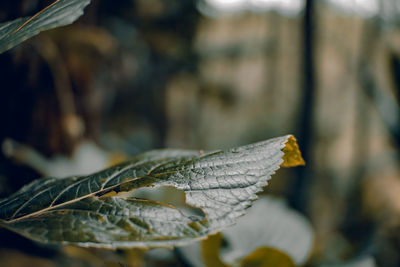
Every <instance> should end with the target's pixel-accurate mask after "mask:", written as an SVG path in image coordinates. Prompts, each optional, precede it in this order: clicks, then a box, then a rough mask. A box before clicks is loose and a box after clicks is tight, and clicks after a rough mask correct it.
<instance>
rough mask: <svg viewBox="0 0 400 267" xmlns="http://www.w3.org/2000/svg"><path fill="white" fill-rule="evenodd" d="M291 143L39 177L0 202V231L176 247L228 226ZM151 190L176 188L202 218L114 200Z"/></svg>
mask: <svg viewBox="0 0 400 267" xmlns="http://www.w3.org/2000/svg"><path fill="white" fill-rule="evenodd" d="M291 138H292V136H290V135H288V136H282V137H277V138H273V139H270V140H267V141H263V142H259V143H255V144H251V145H246V146H242V147H238V148H233V149H229V150H225V151H214V152H210V153H202V152H200V151H189V150H172V149H167V150H154V151H150V152H147V153H144V154H141V155H139V156H136V157H135V158H133V159H132V160H131V161H128V162H124V163H121V164H119V165H116V166H114V167H111V168H108V169H105V170H103V171H100V172H97V173H95V174H92V175H87V176H74V177H67V178H62V179H60V178H43V179H39V180H36V181H34V182H33V183H31V184H29V185H27V186H25V187H23V188H22V189H21V190H20V191H18V192H17V193H15V194H14V195H13V196H11V197H10V198H8V199H4V200H2V201H0V225H1V226H3V227H5V228H8V229H10V230H12V231H15V232H17V233H19V234H21V235H24V236H25V237H28V238H31V239H34V240H37V241H40V242H45V243H47V242H50V243H60V244H74V245H79V246H85V247H105V248H117V247H161V246H175V245H183V244H186V243H188V242H190V241H192V240H195V239H198V238H205V237H206V236H207V235H210V234H213V233H216V232H218V231H220V230H222V229H224V228H225V227H227V226H230V225H232V224H234V223H235V221H236V218H237V217H239V216H241V215H243V214H244V213H245V210H246V209H247V208H248V207H249V206H250V205H251V203H252V201H254V200H255V199H256V198H257V195H256V193H257V192H259V191H261V190H262V188H263V187H264V186H265V185H266V184H267V182H268V180H269V179H270V177H271V175H272V174H273V173H274V172H275V171H276V170H277V169H279V167H280V166H281V164H282V162H283V159H282V158H283V157H284V155H285V153H284V152H283V151H284V149H285V147H286V146H287V144H291V142H293V141H290V140H292V139H291ZM292 144H293V143H292ZM296 148H297V147H296ZM297 153H299V152H297ZM151 186H173V187H176V188H177V189H180V190H183V191H184V192H185V196H186V203H187V204H188V205H190V206H193V207H196V208H200V209H201V210H202V211H203V212H204V214H205V216H201V215H198V216H196V215H188V214H185V212H183V211H181V210H179V209H177V208H176V207H174V206H172V205H169V204H163V203H160V202H157V201H153V200H146V199H138V198H134V197H129V195H127V194H121V192H130V191H134V190H135V189H139V188H142V187H151Z"/></svg>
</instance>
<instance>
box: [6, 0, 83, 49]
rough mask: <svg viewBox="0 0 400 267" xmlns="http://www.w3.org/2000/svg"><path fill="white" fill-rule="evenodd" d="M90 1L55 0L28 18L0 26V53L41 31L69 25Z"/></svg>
mask: <svg viewBox="0 0 400 267" xmlns="http://www.w3.org/2000/svg"><path fill="white" fill-rule="evenodd" d="M89 3H90V0H57V1H55V2H53V3H52V4H51V5H49V6H48V7H46V8H45V9H43V10H41V11H40V12H38V13H36V14H35V15H34V16H32V17H30V18H19V19H16V20H13V21H8V22H4V23H1V24H0V53H3V52H5V51H7V50H9V49H11V48H12V47H14V46H16V45H18V44H19V43H21V42H23V41H25V40H27V39H29V38H31V37H32V36H35V35H36V34H38V33H39V32H41V31H45V30H49V29H52V28H55V27H60V26H64V25H68V24H71V23H72V22H74V21H75V20H77V19H78V18H79V17H80V16H81V15H82V14H83V9H84V8H85V7H86V6H87V5H88V4H89Z"/></svg>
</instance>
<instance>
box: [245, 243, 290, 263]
mask: <svg viewBox="0 0 400 267" xmlns="http://www.w3.org/2000/svg"><path fill="white" fill-rule="evenodd" d="M241 266H242V267H295V264H294V263H293V261H292V259H291V258H290V257H289V256H288V255H286V254H285V253H284V252H282V251H280V250H279V249H276V248H270V247H259V248H258V249H256V250H254V251H253V252H252V253H250V254H249V255H248V256H246V257H245V258H244V259H243V261H242V263H241Z"/></svg>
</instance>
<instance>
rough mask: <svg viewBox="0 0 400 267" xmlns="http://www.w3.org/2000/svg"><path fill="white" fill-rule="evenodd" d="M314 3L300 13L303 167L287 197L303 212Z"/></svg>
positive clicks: (309, 130)
mask: <svg viewBox="0 0 400 267" xmlns="http://www.w3.org/2000/svg"><path fill="white" fill-rule="evenodd" d="M314 4H315V2H314V1H313V0H307V1H306V5H305V9H304V18H303V25H302V27H303V43H302V45H303V47H302V51H303V64H302V71H301V72H302V73H303V83H302V89H303V90H302V91H303V95H302V99H301V106H300V116H299V119H298V121H299V122H300V125H299V127H298V129H300V130H299V132H298V133H297V137H298V139H299V140H298V141H299V145H300V148H301V151H302V154H303V158H304V160H305V161H306V164H307V167H301V168H300V169H299V171H298V173H297V177H296V179H295V181H294V182H293V187H292V190H291V191H292V192H291V195H290V196H289V201H290V203H291V205H292V206H293V207H294V208H296V209H298V210H300V211H303V212H304V211H305V209H306V203H307V191H308V190H307V186H308V185H309V177H310V175H309V174H310V173H311V166H312V163H311V152H312V138H313V112H314V93H315V73H314V53H313V49H314V31H315V19H314V8H315V5H314Z"/></svg>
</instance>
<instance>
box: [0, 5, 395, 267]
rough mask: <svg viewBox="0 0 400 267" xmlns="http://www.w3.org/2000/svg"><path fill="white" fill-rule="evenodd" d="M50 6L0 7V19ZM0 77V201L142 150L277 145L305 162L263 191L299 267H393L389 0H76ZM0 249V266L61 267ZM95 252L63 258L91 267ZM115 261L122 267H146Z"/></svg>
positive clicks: (3, 58) (13, 245)
mask: <svg viewBox="0 0 400 267" xmlns="http://www.w3.org/2000/svg"><path fill="white" fill-rule="evenodd" d="M51 2H52V1H47V0H46V1H39V0H18V1H10V0H6V1H1V2H0V22H5V21H8V20H13V19H16V18H18V17H21V16H30V15H33V14H35V13H36V12H38V11H39V10H41V9H42V8H44V7H46V6H47V5H49V4H50V3H51ZM0 70H1V72H0V87H1V89H0V144H1V153H0V197H7V196H9V195H10V194H12V193H13V192H15V191H16V190H18V189H19V188H20V187H21V186H23V185H24V184H26V183H28V182H30V181H33V180H34V179H36V178H39V177H41V176H47V175H58V176H65V175H71V174H85V173H88V172H91V171H94V170H97V169H101V168H104V167H105V166H109V165H111V164H113V163H116V162H118V161H121V160H124V159H129V157H131V156H133V155H136V154H138V153H140V152H143V151H146V150H149V149H153V148H163V147H174V148H188V149H204V150H214V149H223V148H228V147H233V146H238V145H243V144H247V143H251V142H256V141H261V140H264V139H267V138H270V137H274V136H279V135H285V134H288V133H292V134H295V136H296V137H297V139H298V142H299V144H300V149H301V150H302V153H303V155H304V158H305V160H306V162H307V165H306V167H299V168H295V169H293V170H281V171H279V173H278V174H276V175H275V176H274V177H273V179H272V181H271V184H270V185H269V186H268V187H267V188H266V190H265V192H266V194H270V195H277V196H280V197H283V198H285V199H287V201H288V202H289V203H290V205H291V206H292V207H293V208H295V209H297V210H298V211H300V212H301V213H303V214H304V215H306V216H307V217H308V218H309V220H310V222H311V224H312V226H313V229H314V232H315V243H314V248H313V252H312V254H311V256H310V259H309V262H308V266H321V264H341V263H343V262H349V261H352V260H354V259H360V258H364V257H367V258H368V259H371V261H372V262H375V263H374V264H376V266H389V267H390V266H399V265H400V169H399V167H400V165H399V160H400V158H399V151H400V109H399V94H400V2H399V1H397V0H364V1H357V0H347V1H346V0H325V1H323V0H320V1H317V0H314V1H313V0H198V1H178V0H122V1H92V3H91V4H90V5H89V6H88V7H87V8H86V9H85V14H84V15H83V16H82V17H81V18H80V19H79V20H78V21H77V22H75V23H74V24H72V25H70V26H67V27H61V28H58V29H54V30H50V31H47V32H43V33H41V34H40V35H38V36H36V37H34V38H32V39H30V40H28V41H26V42H24V43H22V44H21V45H19V46H18V47H16V48H14V49H12V50H10V51H8V52H6V53H3V54H1V55H0ZM0 236H1V238H0V240H1V241H0V246H1V249H0V260H1V261H3V260H4V261H5V262H7V261H6V260H9V261H10V259H14V260H13V261H10V262H7V264H9V265H7V266H24V265H23V264H27V263H26V262H36V261H37V262H36V264H38V265H39V264H41V265H42V266H54V264H55V265H57V264H61V265H63V264H72V261H73V260H72V259H71V258H68V259H66V258H63V259H62V260H58V261H56V260H54V259H55V258H57V257H61V256H60V254H59V251H58V250H57V249H55V248H48V247H43V246H40V245H38V244H35V243H33V242H31V241H28V240H25V239H23V238H22V237H19V236H17V235H14V234H12V233H9V232H7V231H5V230H0ZM74 253H75V254H74ZM85 253H87V254H85ZM96 253H97V254H99V253H100V252H93V251H91V252H90V253H89V252H86V251H85V252H82V251H80V252H76V251H75V252H74V251H72V252H70V255H76V254H78V255H79V257H77V258H82V255H84V256H83V257H85V256H87V257H88V258H91V257H92V258H91V260H88V261H91V262H92V263H93V262H95V263H93V264H96V263H99V262H96V259H97V260H99V258H98V257H97V258H96V255H97V254H96ZM107 253H108V254H110V253H109V252H107ZM107 253H106V254H107ZM130 253H131V254H132V255H131V254H129V255H130V256H129V257H131V258H129V257H128V258H129V259H130V261H129V260H128V263H127V264H128V265H132V266H135V264H137V265H138V266H141V265H140V264H144V263H145V262H146V261H147V260H148V259H144V258H143V255H142V254H141V253H139V252H138V251H134V252H130ZM135 253H136V254H135ZM100 254H101V253H100ZM108 254H107V255H108ZM139 254H140V255H141V256H140V257H139V256H137V255H139ZM167 254H168V253H167ZM102 255H103V256H104V254H102ZM135 255H136V256H135ZM168 255H169V254H168ZM103 256H102V257H103ZM108 256H109V257H111V258H112V257H117V256H115V255H111V254H110V255H108ZM17 259H18V260H17ZM138 259H140V260H138ZM86 260H87V259H86ZM25 261H26V262H25ZM371 261H370V263H371ZM162 263H163V264H164V265H167V264H170V265H171V266H174V265H176V264H181V265H183V266H185V264H187V263H185V262H183V261H182V260H181V259H179V257H177V256H176V255H175V256H174V257H171V256H170V255H169V256H168V257H167V256H166V258H165V259H163V260H162ZM12 264H15V265H12ZM18 264H19V265H18ZM21 264H22V265H21ZM46 264H47V265H46ZM73 264H82V265H85V264H87V263H85V261H83V260H78V259H75V261H74V263H73ZM99 264H101V261H100V263H99ZM158 264H161V263H160V262H158ZM57 266H58V265H57ZM77 266H79V265H77ZM85 266H87V265H85ZM343 266H344V265H343ZM360 266H364V265H360ZM365 266H367V265H365ZM368 266H369V265H368ZM371 266H375V265H371Z"/></svg>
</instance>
